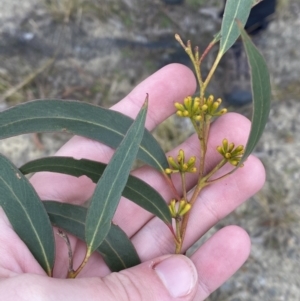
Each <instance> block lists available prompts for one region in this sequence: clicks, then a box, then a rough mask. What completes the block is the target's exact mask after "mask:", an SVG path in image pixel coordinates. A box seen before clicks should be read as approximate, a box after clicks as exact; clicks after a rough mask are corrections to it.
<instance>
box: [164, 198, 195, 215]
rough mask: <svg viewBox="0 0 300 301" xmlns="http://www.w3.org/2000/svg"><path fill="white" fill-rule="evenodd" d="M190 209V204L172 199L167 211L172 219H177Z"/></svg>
mask: <svg viewBox="0 0 300 301" xmlns="http://www.w3.org/2000/svg"><path fill="white" fill-rule="evenodd" d="M191 207H192V206H191V204H190V203H188V202H187V201H186V200H181V201H179V202H178V201H176V200H175V199H172V200H171V202H170V204H169V209H170V212H171V216H172V217H173V218H178V217H181V216H183V215H185V214H186V213H187V212H188V211H190V209H191Z"/></svg>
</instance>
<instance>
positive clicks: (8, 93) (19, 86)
mask: <svg viewBox="0 0 300 301" xmlns="http://www.w3.org/2000/svg"><path fill="white" fill-rule="evenodd" d="M54 61H55V58H51V59H50V60H48V61H47V62H46V63H45V64H44V65H43V66H42V67H40V68H39V69H37V70H36V71H34V72H33V73H31V74H29V75H28V76H27V77H26V78H25V79H24V80H23V81H22V82H20V83H19V84H17V85H16V86H14V87H12V88H10V89H8V90H7V91H6V92H5V93H4V94H3V95H2V97H1V99H0V102H1V101H4V100H5V99H6V98H8V97H10V96H12V95H13V94H14V93H16V92H17V91H18V90H20V89H22V88H23V87H24V86H26V85H28V84H29V83H30V82H31V81H33V80H34V79H35V78H36V77H37V76H38V75H39V74H40V73H42V72H43V71H44V70H45V69H47V68H48V67H49V66H50V65H51V64H53V62H54Z"/></svg>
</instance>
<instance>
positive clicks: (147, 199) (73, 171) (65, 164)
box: [20, 157, 172, 224]
mask: <svg viewBox="0 0 300 301" xmlns="http://www.w3.org/2000/svg"><path fill="white" fill-rule="evenodd" d="M105 167H106V164H103V163H99V162H96V161H91V160H86V159H81V160H76V159H73V158H70V157H48V158H42V159H37V160H34V161H31V162H28V163H26V164H25V165H23V166H22V167H21V168H20V171H21V172H22V173H23V174H29V173H32V172H39V171H51V172H58V173H64V174H68V175H72V176H75V177H80V176H83V175H85V176H87V177H89V178H90V179H91V180H92V181H93V182H94V183H97V182H98V181H99V179H100V177H101V176H102V174H103V172H104V169H105ZM122 195H123V196H124V197H126V198H128V199H129V200H131V201H132V202H134V203H136V204H137V205H139V206H141V207H142V208H144V209H146V210H148V211H149V212H151V213H153V214H154V215H156V216H157V217H159V218H160V219H161V220H162V221H163V222H165V223H166V224H171V223H172V218H171V214H170V210H169V207H168V206H167V204H166V202H165V201H164V199H163V198H162V197H161V195H160V194H159V193H158V192H157V191H156V190H154V189H153V188H152V187H151V186H149V185H148V184H147V183H145V182H144V181H142V180H140V179H138V178H136V177H134V176H131V175H130V176H129V178H128V181H127V183H126V186H125V188H124V190H123V192H122Z"/></svg>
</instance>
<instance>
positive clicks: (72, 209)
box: [43, 201, 140, 272]
mask: <svg viewBox="0 0 300 301" xmlns="http://www.w3.org/2000/svg"><path fill="white" fill-rule="evenodd" d="M43 204H44V206H45V208H46V210H47V212H48V215H49V217H50V220H51V222H52V224H53V225H54V226H56V227H58V228H60V229H62V230H64V231H66V232H68V233H70V234H72V235H74V236H76V237H77V238H79V239H80V240H83V241H84V231H85V219H86V213H87V209H86V208H84V207H81V206H76V205H71V204H65V203H60V202H54V201H44V202H43ZM96 251H97V252H99V253H100V254H101V255H102V257H103V259H104V261H105V263H106V264H107V265H108V267H109V268H110V270H111V271H112V272H119V271H121V270H123V269H127V268H130V267H133V266H135V265H138V264H139V263H140V259H139V256H138V254H137V252H136V250H135V248H134V246H133V244H132V243H131V241H130V239H129V238H128V237H127V235H126V234H125V233H124V231H123V230H121V228H120V227H118V226H116V225H114V224H112V225H111V227H110V230H109V232H108V234H107V236H106V237H105V239H104V240H103V242H102V244H101V245H100V246H99V247H98V248H97V249H96Z"/></svg>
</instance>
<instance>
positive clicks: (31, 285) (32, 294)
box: [0, 255, 197, 301]
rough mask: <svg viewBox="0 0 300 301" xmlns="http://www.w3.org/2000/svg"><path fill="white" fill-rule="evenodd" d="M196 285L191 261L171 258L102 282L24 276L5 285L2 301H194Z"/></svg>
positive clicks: (2, 287) (89, 279)
mask: <svg viewBox="0 0 300 301" xmlns="http://www.w3.org/2000/svg"><path fill="white" fill-rule="evenodd" d="M196 284H197V271H196V269H195V267H194V265H193V263H192V262H191V260H190V259H188V258H187V257H185V256H182V255H176V256H175V255H171V256H170V255H168V256H164V257H161V258H156V259H154V260H151V261H148V262H145V263H142V264H140V265H138V266H136V267H133V268H130V269H127V270H124V271H122V272H119V273H112V274H110V275H108V276H106V277H105V278H103V279H101V278H96V277H89V278H80V279H67V280H66V279H55V278H48V277H41V276H37V275H34V274H23V275H20V276H16V277H13V278H9V279H7V280H5V281H2V282H1V283H0V294H1V296H2V299H3V300H20V297H22V300H44V301H47V300H49V301H50V300H66V301H67V300H72V301H77V300H78V301H81V300H89V301H94V300H95V301H96V300H105V301H128V300H143V301H155V300H157V301H160V300H164V301H176V300H181V301H191V300H193V296H194V294H195V292H196ZM16 287H17V288H18V289H17V290H16V289H15V288H16Z"/></svg>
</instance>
